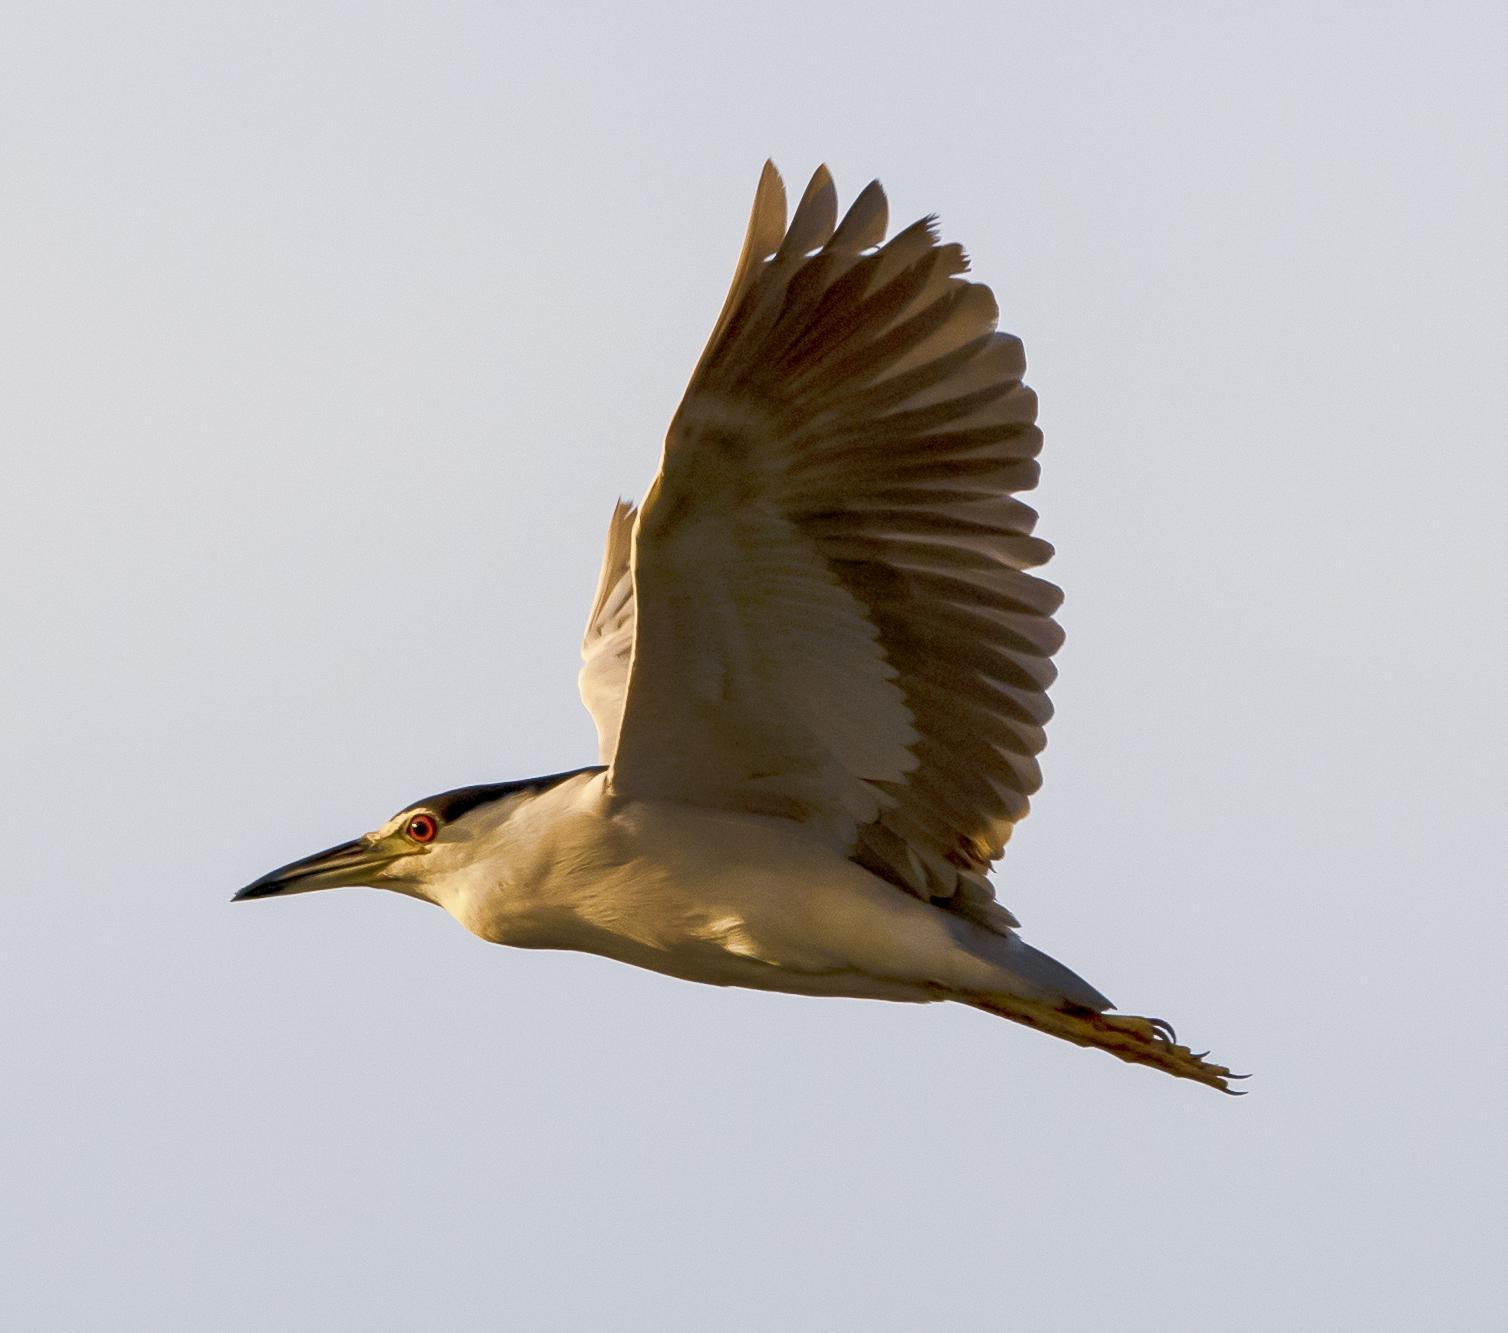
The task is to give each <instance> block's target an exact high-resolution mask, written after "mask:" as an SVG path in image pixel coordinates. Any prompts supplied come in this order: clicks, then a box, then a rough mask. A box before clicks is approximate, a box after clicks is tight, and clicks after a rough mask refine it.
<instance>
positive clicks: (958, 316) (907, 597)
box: [582, 163, 1062, 930]
mask: <svg viewBox="0 0 1508 1333" xmlns="http://www.w3.org/2000/svg"><path fill="white" fill-rule="evenodd" d="M785 212H786V204H785V190H784V187H783V185H782V183H781V181H780V177H779V175H778V173H776V172H775V170H774V168H773V166H771V165H770V164H768V163H767V164H766V166H765V170H764V173H763V175H762V176H761V178H760V182H759V188H758V190H757V192H756V195H755V202H754V207H753V210H752V213H751V216H750V221H749V228H748V232H747V234H746V237H745V241H744V248H743V251H742V253H741V255H740V258H739V262H738V266H737V268H736V270H735V273H734V278H733V282H732V285H731V287H730V290H729V293H728V298H727V301H726V302H725V304H724V307H723V310H722V313H721V314H720V315H719V317H718V320H717V323H716V325H715V326H714V329H713V332H712V336H711V338H710V339H709V340H708V343H707V347H706V349H705V350H704V351H703V353H702V356H701V359H700V361H699V362H698V365H697V367H696V370H695V372H694V374H693V375H692V379H691V383H690V385H689V386H688V388H687V392H686V396H685V398H684V399H683V401H682V403H681V406H680V408H679V410H678V411H677V413H676V417H675V420H674V421H673V422H672V424H671V428H670V432H669V434H668V436H667V439H666V446H665V453H664V457H663V459H662V463H661V469H660V474H659V476H658V477H657V478H656V480H655V483H654V485H653V487H652V488H651V490H650V492H649V495H648V496H647V497H646V499H645V502H644V505H643V507H642V509H641V510H640V511H638V512H637V514H636V513H635V511H633V510H632V509H630V508H628V507H626V506H623V505H620V506H619V508H618V510H617V511H615V513H614V517H613V523H612V525H611V527H610V529H609V537H608V549H607V555H606V557H605V559H604V566H603V574H602V580H601V584H600V587H599V592H598V597H597V601H596V605H595V607H594V610H593V614H592V618H591V622H590V624H589V627H588V632H587V638H586V640H585V641H584V643H583V652H584V656H585V665H584V667H583V672H582V690H583V695H584V697H587V698H588V706H589V707H591V709H592V712H593V715H594V717H595V718H596V720H597V724H598V729H599V733H600V736H601V741H602V749H603V756H604V759H607V760H609V761H610V764H611V769H610V773H609V780H610V782H611V784H612V786H613V788H614V790H616V791H619V792H621V793H625V794H630V795H641V796H654V797H659V798H663V799H673V800H679V801H686V802H690V803H695V804H703V805H712V806H721V807H728V808H735V809H742V810H749V811H756V812H761V813H767V814H780V815H787V816H790V817H793V818H799V819H802V820H804V821H806V822H808V823H809V824H812V825H813V826H815V827H816V828H818V829H820V830H822V831H824V832H825V833H826V834H827V835H828V836H830V837H832V838H834V839H836V840H838V841H839V842H840V843H841V844H842V846H843V847H844V848H845V849H846V851H847V852H848V854H850V855H851V856H853V857H854V859H856V860H857V861H859V862H860V863H861V864H863V865H865V866H866V867H868V868H869V869H870V870H872V871H873V872H874V873H876V874H878V875H881V876H883V877H884V878H886V879H888V880H890V881H892V882H893V883H895V884H896V885H898V886H899V887H901V888H904V889H905V890H907V891H908V892H911V893H915V894H918V895H920V896H922V897H926V898H931V899H933V900H935V901H938V902H939V903H941V904H943V905H945V906H947V907H950V908H952V909H953V910H956V911H959V912H961V913H963V914H964V915H966V916H968V917H970V918H971V919H973V920H976V921H980V922H982V923H984V924H987V925H989V926H992V927H994V928H996V929H1001V930H1004V929H1007V928H1009V926H1011V925H1013V924H1014V918H1012V917H1011V916H1010V914H1009V913H1008V912H1006V911H1005V909H1004V908H1003V907H1001V906H1000V905H999V904H997V903H996V902H995V901H994V899H993V891H992V890H991V889H990V886H989V883H988V880H987V879H986V878H985V874H986V872H987V870H988V868H989V866H990V863H991V862H992V861H993V860H994V859H995V858H997V857H998V856H999V855H1000V853H1001V851H1002V850H1003V848H1004V846H1005V843H1006V841H1007V840H1008V838H1009V837H1010V834H1011V829H1012V827H1013V826H1014V824H1015V823H1016V822H1017V821H1018V820H1020V819H1021V818H1022V817H1023V816H1024V815H1025V814H1026V812H1027V807H1028V798H1029V797H1030V796H1031V794H1032V793H1033V792H1035V791H1036V790H1037V787H1038V786H1039V785H1040V782H1041V773H1040V770H1039V768H1038V764H1037V758H1036V757H1037V755H1038V754H1039V753H1040V752H1041V750H1042V748H1043V745H1044V743H1045V739H1046V737H1045V733H1044V730H1043V728H1044V726H1045V724H1046V723H1047V721H1048V719H1049V717H1050V716H1051V713H1052V709H1051V705H1050V704H1049V703H1048V700H1047V695H1046V691H1047V688H1048V686H1049V685H1050V684H1051V683H1052V680H1053V675H1054V672H1053V667H1052V663H1051V660H1050V659H1051V657H1052V655H1053V653H1054V652H1055V651H1056V650H1057V648H1058V646H1059V645H1060V644H1061V642H1062V634H1061V632H1060V631H1059V629H1058V627H1057V625H1056V624H1055V623H1054V621H1053V619H1052V615H1053V612H1054V611H1055V610H1056V609H1057V607H1058V604H1059V602H1060V601H1061V594H1060V593H1059V592H1058V590H1057V589H1056V588H1054V587H1053V586H1052V585H1051V584H1049V583H1046V582H1044V581H1042V580H1041V579H1038V578H1036V577H1035V576H1033V575H1031V574H1028V573H1026V572H1024V571H1026V570H1028V569H1030V568H1032V567H1034V566H1036V565H1039V564H1041V563H1042V562H1043V561H1045V560H1046V559H1047V558H1048V557H1049V556H1050V555H1051V553H1052V548H1051V547H1050V546H1049V545H1048V544H1047V543H1046V542H1044V541H1042V540H1041V539H1040V538H1038V537H1036V536H1034V535H1033V527H1034V525H1035V522H1036V514H1035V512H1034V511H1033V510H1032V509H1031V508H1030V507H1029V506H1027V505H1026V504H1024V503H1022V502H1021V501H1020V500H1018V499H1016V498H1015V493H1016V492H1020V491H1026V490H1030V489H1031V488H1032V487H1033V486H1034V485H1035V484H1036V481H1037V476H1038V467H1037V463H1036V461H1035V459H1036V455H1037V453H1038V451H1039V450H1040V448H1041V442H1042V437H1041V434H1040V432H1039V431H1038V430H1037V428H1036V425H1035V420H1036V396H1035V395H1034V394H1033V393H1032V391H1031V390H1030V389H1028V388H1027V387H1026V386H1025V385H1024V384H1023V383H1022V375H1023V374H1024V372H1025V366H1026V362H1025V357H1024V355H1023V352H1022V348H1021V343H1020V341H1019V339H1017V338H1015V337H1013V336H1011V335H1009V334H1006V333H1000V332H997V330H996V321H997V319H998V317H999V312H998V307H997V305H996V302H995V298H994V296H993V294H992V293H991V292H990V290H989V288H988V287H986V286H983V285H982V284H978V283H973V282H970V281H968V280H967V279H966V278H964V276H963V275H964V274H965V273H966V272H967V269H968V259H967V256H966V255H965V254H964V252H963V250H962V248H961V247H959V246H957V245H953V244H945V243H942V242H940V241H939V239H938V233H937V227H936V222H935V220H934V219H933V218H931V217H928V218H923V219H922V220H921V221H919V222H917V223H914V224H913V225H911V226H910V227H907V228H905V229H904V230H902V231H901V232H899V233H898V234H897V235H895V236H894V237H892V238H891V239H890V240H889V241H885V240H884V233H885V228H886V224H887V220H888V206H887V204H886V200H885V195H884V191H883V190H882V189H881V188H880V185H879V183H878V182H872V183H871V184H870V185H868V186H867V187H865V189H864V190H863V191H862V192H861V193H860V194H859V196H858V198H857V199H855V201H854V203H853V204H852V206H851V207H850V208H849V210H848V212H847V213H846V214H845V215H844V216H843V217H842V219H841V220H840V219H839V218H838V211H837V195H836V191H835V190H834V187H833V182H832V178H831V176H830V174H829V173H828V171H827V169H826V168H825V167H823V168H821V169H819V170H818V171H817V173H816V174H815V175H814V176H813V177H812V180H811V182H810V184H809V185H808V186H807V188H806V190H805V192H804V193H803V195H802V197H801V200H800V202H799V203H798V205H797V207H796V211H795V215H794V216H793V218H792V219H791V223H790V226H789V227H787V226H786V222H785ZM630 530H631V533H632V538H631V540H630V537H629V533H630ZM589 685H590V690H589ZM594 700H595V702H594Z"/></svg>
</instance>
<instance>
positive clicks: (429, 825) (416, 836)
mask: <svg viewBox="0 0 1508 1333" xmlns="http://www.w3.org/2000/svg"><path fill="white" fill-rule="evenodd" d="M439 831H440V826H439V825H438V824H436V823H435V820H434V816H433V815H415V816H414V817H413V818H412V819H411V820H409V821H408V836H409V837H411V838H412V839H413V840H414V841H415V842H433V841H434V840H435V834H436V833H438V832H439Z"/></svg>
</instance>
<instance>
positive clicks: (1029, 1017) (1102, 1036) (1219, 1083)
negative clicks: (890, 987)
mask: <svg viewBox="0 0 1508 1333" xmlns="http://www.w3.org/2000/svg"><path fill="white" fill-rule="evenodd" d="M959 998H960V999H962V1000H963V1001H964V1003H965V1004H971V1005H973V1006H974V1007H975V1008H976V1009H983V1010H984V1011H985V1012H986V1013H991V1014H998V1015H999V1016H1000V1017H1001V1018H1009V1019H1010V1020H1011V1021H1012V1022H1016V1023H1024V1024H1025V1025H1026V1026H1027V1027H1029V1028H1036V1029H1037V1031H1038V1032H1048V1033H1051V1034H1052V1035H1053V1036H1054V1037H1062V1038H1063V1040H1064V1041H1071V1042H1073V1043H1074V1045H1076V1046H1093V1047H1096V1048H1097V1049H1099V1050H1102V1051H1107V1052H1109V1053H1110V1054H1111V1055H1113V1056H1115V1058H1116V1059H1117V1060H1127V1061H1129V1062H1130V1063H1132V1064H1136V1065H1151V1066H1152V1068H1153V1069H1160V1070H1162V1071H1163V1073H1165V1074H1172V1075H1173V1076H1174V1077H1175V1078H1191V1079H1193V1080H1194V1081H1195V1082H1198V1083H1204V1084H1206V1085H1208V1086H1209V1087H1211V1088H1218V1089H1219V1090H1220V1091H1221V1092H1228V1093H1231V1094H1232V1095H1233V1096H1237V1095H1239V1093H1238V1092H1237V1090H1236V1089H1235V1088H1232V1087H1230V1085H1229V1080H1230V1079H1235V1078H1245V1077H1246V1076H1245V1075H1244V1074H1232V1073H1231V1072H1230V1070H1229V1069H1227V1068H1226V1067H1225V1066H1224V1065H1217V1064H1211V1063H1209V1062H1208V1061H1207V1060H1206V1059H1205V1058H1204V1056H1205V1055H1207V1054H1208V1052H1207V1051H1206V1052H1204V1053H1203V1054H1200V1055H1195V1054H1194V1052H1193V1051H1191V1050H1189V1048H1188V1047H1187V1046H1180V1045H1179V1044H1178V1039H1177V1036H1176V1035H1175V1034H1174V1032H1173V1029H1172V1027H1171V1026H1170V1025H1169V1024H1167V1023H1164V1022H1163V1021H1162V1019H1160V1018H1138V1017H1136V1016H1135V1015H1134V1014H1102V1013H1097V1012H1096V1011H1095V1010H1093V1009H1087V1008H1084V1007H1083V1006H1081V1005H1074V1004H1070V1005H1067V1006H1066V1007H1063V1008H1057V1007H1055V1006H1053V1005H1050V1004H1043V1003H1040V1002H1038V1001H1035V1000H1023V999H1019V998H1018V997H1016V996H1014V995H994V994H991V995H964V996H960V997H959Z"/></svg>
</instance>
